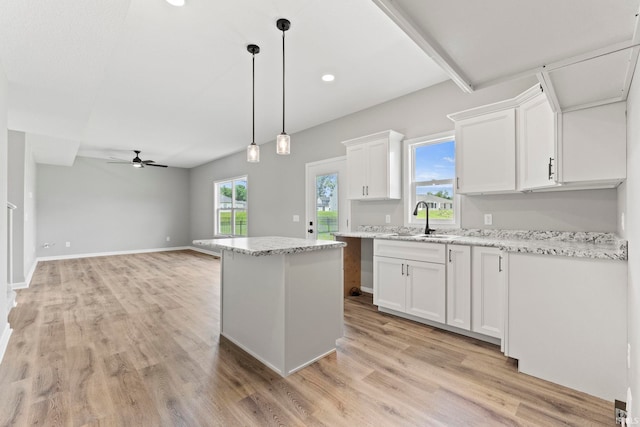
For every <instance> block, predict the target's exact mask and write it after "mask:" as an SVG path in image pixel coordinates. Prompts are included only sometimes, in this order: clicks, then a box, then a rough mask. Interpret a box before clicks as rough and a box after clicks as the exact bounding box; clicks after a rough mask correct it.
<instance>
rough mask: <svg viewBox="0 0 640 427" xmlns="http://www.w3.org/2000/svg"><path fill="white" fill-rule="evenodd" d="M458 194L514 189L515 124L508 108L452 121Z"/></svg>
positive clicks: (513, 113)
mask: <svg viewBox="0 0 640 427" xmlns="http://www.w3.org/2000/svg"><path fill="white" fill-rule="evenodd" d="M456 175H457V188H458V193H460V194H464V193H492V192H493V193H498V192H509V191H515V190H516V121H515V109H513V108H511V109H508V110H504V111H498V112H495V113H490V114H483V115H481V116H478V117H472V118H470V119H464V120H460V121H458V122H456Z"/></svg>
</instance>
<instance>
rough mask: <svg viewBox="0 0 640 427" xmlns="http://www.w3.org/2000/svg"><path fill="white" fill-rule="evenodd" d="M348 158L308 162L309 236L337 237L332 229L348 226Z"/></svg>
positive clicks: (322, 238) (309, 237) (320, 237)
mask: <svg viewBox="0 0 640 427" xmlns="http://www.w3.org/2000/svg"><path fill="white" fill-rule="evenodd" d="M346 165H347V162H346V158H345V157H338V158H335V159H328V160H323V161H320V162H314V163H307V165H306V170H307V174H306V175H307V177H306V185H307V189H306V199H307V201H306V205H307V208H306V211H307V214H306V220H307V222H306V224H305V233H306V236H307V238H308V239H314V240H334V238H333V234H331V233H333V232H337V231H347V230H348V228H349V205H348V201H347V185H346V176H347V174H346V167H347V166H346Z"/></svg>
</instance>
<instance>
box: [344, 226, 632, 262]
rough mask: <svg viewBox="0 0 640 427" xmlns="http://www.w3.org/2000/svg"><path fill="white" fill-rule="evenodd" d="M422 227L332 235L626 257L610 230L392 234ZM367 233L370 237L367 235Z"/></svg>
mask: <svg viewBox="0 0 640 427" xmlns="http://www.w3.org/2000/svg"><path fill="white" fill-rule="evenodd" d="M423 232H424V229H418V228H412V227H391V226H360V227H358V231H356V232H353V233H336V236H338V235H339V236H343V237H359V235H363V237H362V238H377V239H388V240H404V241H411V242H428V243H450V244H458V245H470V246H485V247H495V248H498V249H500V250H503V251H505V252H516V253H531V254H542V255H559V256H569V257H580V258H597V259H611V260H623V261H624V260H626V259H627V241H626V240H623V239H620V238H618V237H617V236H616V235H615V234H613V233H598V232H566V231H527V230H481V229H472V230H470V229H440V230H436V232H435V233H434V234H436V235H437V236H443V237H433V236H424V237H420V236H398V235H394V233H415V234H419V233H423ZM367 234H369V235H370V236H367Z"/></svg>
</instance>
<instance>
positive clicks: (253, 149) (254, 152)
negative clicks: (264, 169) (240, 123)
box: [247, 142, 260, 163]
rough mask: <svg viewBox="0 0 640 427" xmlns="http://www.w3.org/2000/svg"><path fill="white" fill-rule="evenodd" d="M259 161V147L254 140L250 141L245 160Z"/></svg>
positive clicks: (250, 161)
mask: <svg viewBox="0 0 640 427" xmlns="http://www.w3.org/2000/svg"><path fill="white" fill-rule="evenodd" d="M259 161H260V147H259V146H258V144H256V143H255V142H252V143H251V144H249V146H248V147H247V162H249V163H258V162H259Z"/></svg>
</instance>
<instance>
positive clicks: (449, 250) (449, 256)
mask: <svg viewBox="0 0 640 427" xmlns="http://www.w3.org/2000/svg"><path fill="white" fill-rule="evenodd" d="M449 262H451V249H449Z"/></svg>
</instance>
